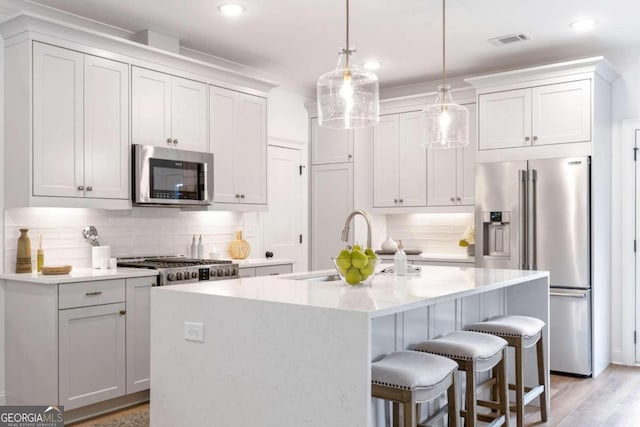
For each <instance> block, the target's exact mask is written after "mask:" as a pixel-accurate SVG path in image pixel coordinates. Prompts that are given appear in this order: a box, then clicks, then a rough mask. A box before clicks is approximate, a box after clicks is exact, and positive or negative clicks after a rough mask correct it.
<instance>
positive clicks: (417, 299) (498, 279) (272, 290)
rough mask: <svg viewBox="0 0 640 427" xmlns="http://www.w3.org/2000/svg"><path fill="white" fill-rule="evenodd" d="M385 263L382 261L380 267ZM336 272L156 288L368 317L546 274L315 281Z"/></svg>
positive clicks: (439, 271)
mask: <svg viewBox="0 0 640 427" xmlns="http://www.w3.org/2000/svg"><path fill="white" fill-rule="evenodd" d="M385 266H386V265H382V266H380V268H383V267H385ZM326 275H335V271H334V270H326V271H318V272H311V273H302V274H300V273H298V274H288V275H283V276H265V277H248V278H240V279H233V280H222V281H217V282H200V283H190V284H185V285H181V286H165V287H160V288H154V291H156V290H157V291H161V292H188V293H196V294H205V295H215V296H220V297H230V298H241V299H249V300H255V301H268V302H274V303H285V304H296V305H303V306H308V307H321V308H335V309H340V310H348V311H357V312H367V313H368V314H369V317H371V318H373V317H380V316H385V315H388V314H392V313H398V312H402V311H407V310H412V309H414V308H419V307H424V306H427V305H431V304H434V303H437V302H441V301H447V300H451V299H455V298H460V297H464V296H469V295H474V294H479V293H483V292H487V291H491V290H495V289H500V288H504V287H508V286H512V285H517V284H519V283H522V282H526V281H529V280H535V279H540V278H545V277H548V275H549V273H548V272H546V271H526V270H501V269H483V268H473V267H445V266H423V267H422V271H421V273H420V274H415V275H409V276H407V277H406V278H398V277H395V276H393V275H386V274H377V275H376V276H375V277H374V279H373V282H372V285H371V286H368V287H348V286H347V285H344V284H343V283H342V282H341V281H325V282H322V281H311V280H305V279H308V278H313V277H320V276H326Z"/></svg>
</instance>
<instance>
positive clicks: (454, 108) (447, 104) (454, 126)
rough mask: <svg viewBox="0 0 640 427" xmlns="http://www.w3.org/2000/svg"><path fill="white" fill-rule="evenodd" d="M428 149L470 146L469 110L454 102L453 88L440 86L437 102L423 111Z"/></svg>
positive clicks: (425, 141) (424, 143)
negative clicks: (452, 96)
mask: <svg viewBox="0 0 640 427" xmlns="http://www.w3.org/2000/svg"><path fill="white" fill-rule="evenodd" d="M422 112H423V115H424V118H425V139H424V141H423V145H425V146H427V148H457V147H466V146H467V145H469V110H468V109H467V108H466V107H463V106H462V105H458V104H456V103H454V102H453V99H452V98H451V86H448V85H447V86H440V87H439V88H438V97H437V98H436V102H435V103H433V104H431V105H429V106H428V107H427V108H425V109H424V110H423V111H422Z"/></svg>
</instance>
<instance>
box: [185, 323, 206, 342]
mask: <svg viewBox="0 0 640 427" xmlns="http://www.w3.org/2000/svg"><path fill="white" fill-rule="evenodd" d="M184 339H185V340H187V341H197V342H204V323H200V322H184Z"/></svg>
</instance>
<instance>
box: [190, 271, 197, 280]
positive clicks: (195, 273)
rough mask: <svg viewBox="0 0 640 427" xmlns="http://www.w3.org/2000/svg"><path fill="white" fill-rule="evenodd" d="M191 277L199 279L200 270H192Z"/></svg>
mask: <svg viewBox="0 0 640 427" xmlns="http://www.w3.org/2000/svg"><path fill="white" fill-rule="evenodd" d="M191 278H192V279H197V278H198V272H197V271H192V272H191Z"/></svg>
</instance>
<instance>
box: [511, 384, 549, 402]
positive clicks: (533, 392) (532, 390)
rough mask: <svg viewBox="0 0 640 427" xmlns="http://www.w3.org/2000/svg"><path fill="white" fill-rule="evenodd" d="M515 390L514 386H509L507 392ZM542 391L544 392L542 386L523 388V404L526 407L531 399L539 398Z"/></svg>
mask: <svg viewBox="0 0 640 427" xmlns="http://www.w3.org/2000/svg"><path fill="white" fill-rule="evenodd" d="M515 389H516V385H515V384H509V390H515ZM543 391H544V386H543V385H537V386H535V387H525V388H524V404H525V405H527V404H528V403H529V402H531V401H532V400H533V399H535V398H536V397H538V396H540V394H542V392H543Z"/></svg>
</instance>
